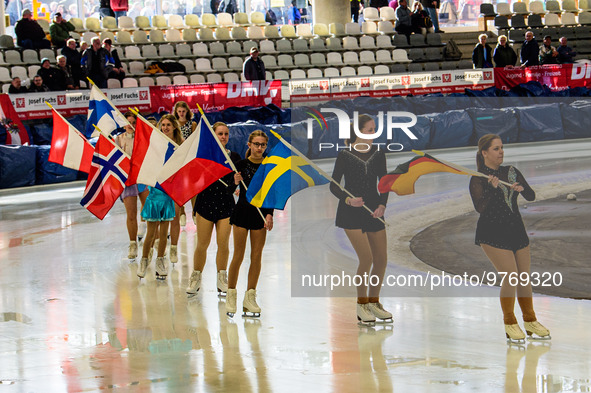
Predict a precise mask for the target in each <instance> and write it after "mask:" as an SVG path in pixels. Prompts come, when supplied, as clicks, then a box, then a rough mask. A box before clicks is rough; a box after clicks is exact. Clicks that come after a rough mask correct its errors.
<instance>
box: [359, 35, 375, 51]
mask: <svg viewBox="0 0 591 393" xmlns="http://www.w3.org/2000/svg"><path fill="white" fill-rule="evenodd" d="M359 47H360V48H362V49H375V48H376V42H375V40H374V38H373V37H371V36H367V35H364V36H363V37H361V38H359Z"/></svg>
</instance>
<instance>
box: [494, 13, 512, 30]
mask: <svg viewBox="0 0 591 393" xmlns="http://www.w3.org/2000/svg"><path fill="white" fill-rule="evenodd" d="M495 27H496V28H497V29H509V20H508V19H507V17H506V16H504V15H498V16H495Z"/></svg>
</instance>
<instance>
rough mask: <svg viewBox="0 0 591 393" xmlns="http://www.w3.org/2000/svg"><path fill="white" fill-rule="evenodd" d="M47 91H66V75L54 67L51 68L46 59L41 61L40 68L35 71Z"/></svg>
mask: <svg viewBox="0 0 591 393" xmlns="http://www.w3.org/2000/svg"><path fill="white" fill-rule="evenodd" d="M37 75H39V76H40V77H41V78H42V79H43V83H44V84H45V86H47V88H48V89H49V91H62V90H66V75H65V74H64V72H63V71H62V70H60V69H58V68H56V67H52V66H51V64H50V63H49V59H48V58H46V57H45V58H43V59H41V68H40V69H39V71H37Z"/></svg>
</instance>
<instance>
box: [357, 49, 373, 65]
mask: <svg viewBox="0 0 591 393" xmlns="http://www.w3.org/2000/svg"><path fill="white" fill-rule="evenodd" d="M359 62H360V63H361V64H375V63H376V57H375V54H374V52H373V51H370V50H364V51H361V52H359Z"/></svg>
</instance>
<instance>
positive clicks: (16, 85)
mask: <svg viewBox="0 0 591 393" xmlns="http://www.w3.org/2000/svg"><path fill="white" fill-rule="evenodd" d="M27 91H28V90H27V88H26V87H24V86H21V78H19V77H18V76H15V77H14V78H12V82H10V87H9V88H8V93H9V94H19V93H26V92H27Z"/></svg>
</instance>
